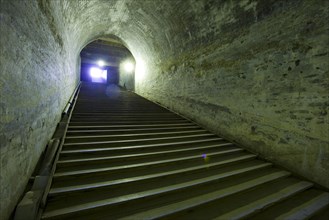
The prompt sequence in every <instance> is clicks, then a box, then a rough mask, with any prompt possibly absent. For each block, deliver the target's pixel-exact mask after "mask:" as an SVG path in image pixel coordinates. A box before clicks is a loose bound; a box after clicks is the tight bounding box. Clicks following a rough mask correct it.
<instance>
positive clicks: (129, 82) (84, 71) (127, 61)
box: [80, 36, 135, 91]
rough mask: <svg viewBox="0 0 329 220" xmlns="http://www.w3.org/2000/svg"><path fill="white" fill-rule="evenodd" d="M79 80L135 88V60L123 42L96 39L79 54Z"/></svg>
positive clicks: (129, 88) (109, 38) (112, 39)
mask: <svg viewBox="0 0 329 220" xmlns="http://www.w3.org/2000/svg"><path fill="white" fill-rule="evenodd" d="M80 57H81V68H80V69H81V70H80V80H81V81H84V82H99V83H106V84H115V85H120V86H122V87H123V88H125V89H128V90H132V91H133V90H134V87H135V73H134V70H135V59H134V57H133V56H132V54H131V52H130V51H129V50H128V49H127V48H126V47H125V46H124V44H123V42H122V41H121V40H120V39H119V38H117V37H115V36H111V37H109V36H108V37H106V38H105V37H103V38H98V39H97V40H95V41H92V42H91V43H89V44H88V45H86V46H85V47H84V48H83V49H82V50H81V52H80Z"/></svg>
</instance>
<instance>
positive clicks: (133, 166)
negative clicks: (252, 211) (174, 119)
mask: <svg viewBox="0 0 329 220" xmlns="http://www.w3.org/2000/svg"><path fill="white" fill-rule="evenodd" d="M241 151H243V149H241V148H236V149H230V150H225V151H221V152H216V153H210V154H208V156H217V155H223V154H227V153H233V152H241ZM197 158H202V155H195V156H188V157H178V158H174V159H168V160H158V161H153V162H146V163H138V164H131V165H122V166H117V167H105V168H96V169H89V170H78V171H71V172H61V173H55V174H54V177H55V178H56V177H61V176H71V175H79V174H86V173H96V172H103V171H113V170H123V169H130V168H135V167H144V166H150V165H158V164H166V163H171V162H178V161H185V160H190V159H197Z"/></svg>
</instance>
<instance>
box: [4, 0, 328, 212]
mask: <svg viewBox="0 0 329 220" xmlns="http://www.w3.org/2000/svg"><path fill="white" fill-rule="evenodd" d="M327 20H328V2H327V1H324V0H323V1H321V0H320V1H315V0H303V1H277V0H276V1H274V0H271V1H268V0H254V1H253V0H241V1H219V0H197V1H196V0H180V1H178V0H175V1H174V0H172V1H171V0H107V1H105V0H88V1H83V0H72V1H64V0H56V1H45V0H38V1H37V0H30V1H19V0H15V1H1V33H4V34H2V35H1V69H0V70H1V78H0V86H1V87H0V91H1V103H0V104H1V105H0V106H1V197H2V198H4V199H1V204H0V205H1V213H2V215H3V216H1V219H2V217H3V218H4V219H5V218H7V217H8V216H9V214H10V213H11V212H12V210H13V208H14V206H15V204H16V203H17V201H18V199H19V196H20V195H21V194H22V192H23V190H24V187H25V185H26V183H27V181H28V178H29V176H30V175H31V173H32V170H33V168H34V166H35V164H36V162H37V159H38V157H39V155H40V154H41V152H42V150H43V148H44V147H45V145H46V143H47V141H48V140H49V138H50V137H51V135H52V132H53V131H54V129H55V126H56V123H57V122H58V120H59V117H60V114H61V111H62V109H63V108H64V106H65V103H66V102H67V100H68V99H69V96H70V95H71V93H72V91H73V90H74V87H75V85H76V84H77V81H78V80H79V73H78V69H79V68H78V66H79V65H80V64H79V62H78V55H79V53H80V51H81V49H82V48H83V47H84V46H85V45H87V43H89V42H91V41H92V40H94V39H96V38H97V37H99V36H113V35H115V36H117V37H118V38H120V39H122V41H123V42H124V43H125V45H126V46H127V48H128V49H129V50H130V51H131V52H132V54H133V55H134V58H135V60H136V73H135V91H136V92H137V93H138V94H140V95H142V96H145V97H147V98H149V99H151V100H154V101H157V102H159V103H161V104H162V105H165V106H168V107H169V108H171V109H173V110H174V111H177V112H179V113H181V114H183V115H185V116H188V117H190V118H191V119H193V120H194V121H196V122H198V123H199V124H201V125H203V126H204V127H206V128H208V129H210V130H212V131H214V132H216V133H217V134H219V135H222V136H223V137H226V138H228V139H230V140H233V141H235V142H237V143H238V144H240V145H242V146H244V147H246V148H247V149H249V150H251V151H253V152H256V153H259V154H260V155H261V156H262V157H263V158H266V159H268V160H270V161H273V162H275V163H277V164H279V165H281V166H284V167H286V168H288V169H290V170H292V171H294V172H295V173H297V174H299V175H301V176H304V177H306V178H308V179H310V180H312V181H315V182H317V183H319V184H321V185H324V186H326V187H328V186H329V182H328V179H329V177H328V166H329V165H328V162H327V161H328V160H329V146H328V144H329V138H328V105H329V103H328V99H329V98H328V84H329V82H328V81H329V77H328V75H329V74H328V38H327V36H328V33H329V30H328V29H329V27H328V24H327V22H326V21H327Z"/></svg>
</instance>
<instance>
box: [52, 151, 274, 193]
mask: <svg viewBox="0 0 329 220" xmlns="http://www.w3.org/2000/svg"><path fill="white" fill-rule="evenodd" d="M251 158H255V155H245V156H240V157H236V158H233V159H227V160H223V161H220V162H216V163H211V164H204V165H199V166H194V167H189V168H184V169H178V170H171V171H167V172H162V173H156V174H149V175H144V176H137V177H130V178H124V179H117V180H112V181H106V182H97V183H92V184H85V185H77V186H69V187H58V188H52V189H51V190H50V192H49V193H50V194H56V193H61V192H67V191H74V190H84V189H89V188H96V187H102V186H107V185H113V184H121V183H127V182H133V181H138V180H145V179H151V178H158V177H164V176H168V175H173V174H181V173H185V172H189V171H195V170H199V169H204V168H207V169H209V168H211V167H217V166H219V165H225V164H230V163H233V162H239V161H243V160H245V159H251ZM270 165H271V163H263V164H262V165H260V166H264V167H267V166H270Z"/></svg>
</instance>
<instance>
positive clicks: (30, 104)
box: [0, 1, 78, 219]
mask: <svg viewBox="0 0 329 220" xmlns="http://www.w3.org/2000/svg"><path fill="white" fill-rule="evenodd" d="M40 7H41V6H40V5H38V3H37V2H36V1H1V14H0V16H1V17H0V19H1V37H0V38H1V48H0V49H1V60H0V62H1V67H0V74H1V77H0V94H1V99H0V111H1V112H0V114H1V116H0V123H1V127H0V143H1V148H0V150H1V168H0V171H1V172H0V175H1V179H0V186H1V188H0V189H1V192H0V194H1V200H0V208H1V211H0V213H1V216H0V219H6V218H7V217H8V215H9V214H10V212H11V211H12V210H13V208H14V206H15V204H16V203H17V200H18V198H19V196H20V195H21V194H22V192H23V190H24V188H25V186H26V183H27V181H28V178H29V177H30V175H31V173H32V171H33V169H34V167H35V165H36V162H37V161H38V158H39V156H40V154H41V153H42V151H43V150H44V148H45V146H46V145H47V142H48V140H49V139H50V138H51V136H52V134H53V131H54V129H55V127H56V124H57V122H58V121H59V119H60V115H61V112H62V110H63V109H64V106H65V104H66V103H67V101H68V99H69V97H70V95H71V93H72V92H73V90H74V88H75V85H76V83H77V80H78V78H77V76H78V75H77V74H76V71H77V70H76V65H75V63H76V62H77V55H78V51H76V52H74V51H71V50H72V48H70V44H69V42H67V40H66V39H65V38H62V37H61V36H60V35H59V34H57V24H56V23H55V22H54V20H53V17H52V16H51V15H50V14H48V13H49V12H48V11H47V10H43V9H40Z"/></svg>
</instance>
